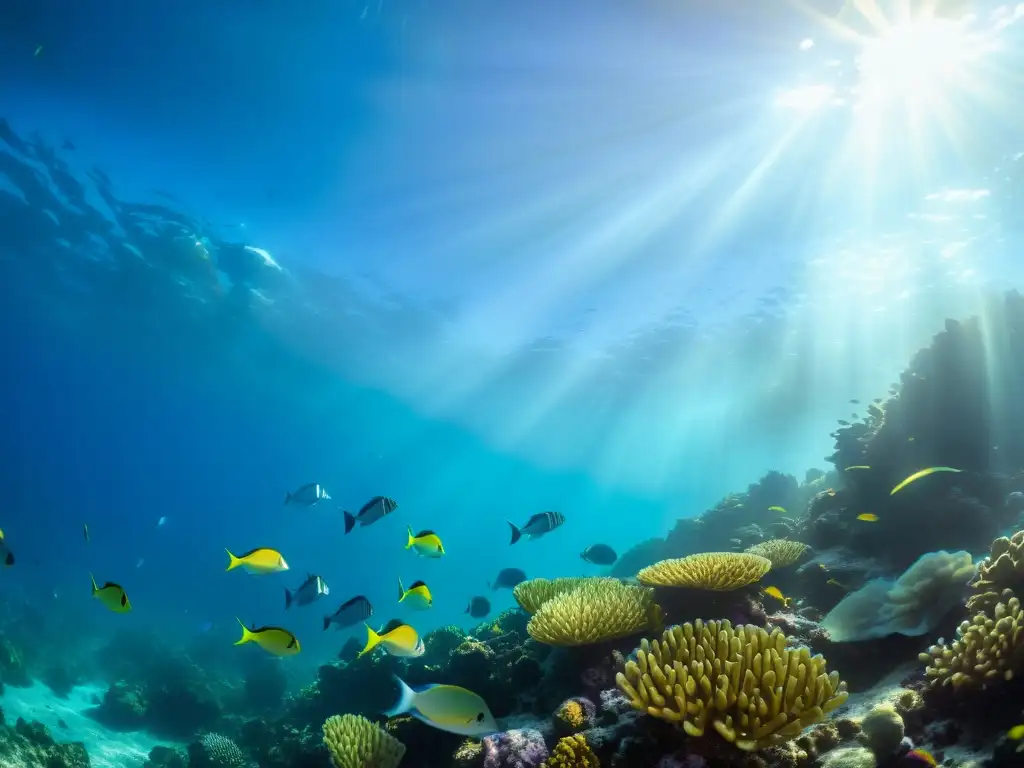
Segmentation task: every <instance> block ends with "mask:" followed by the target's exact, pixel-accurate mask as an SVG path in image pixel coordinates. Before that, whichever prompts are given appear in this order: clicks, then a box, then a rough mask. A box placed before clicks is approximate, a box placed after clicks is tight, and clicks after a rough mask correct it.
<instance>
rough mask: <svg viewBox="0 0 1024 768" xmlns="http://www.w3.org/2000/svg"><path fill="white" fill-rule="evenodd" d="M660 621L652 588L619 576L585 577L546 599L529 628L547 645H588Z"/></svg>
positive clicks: (635, 630)
mask: <svg viewBox="0 0 1024 768" xmlns="http://www.w3.org/2000/svg"><path fill="white" fill-rule="evenodd" d="M660 622H661V609H660V608H659V607H658V605H657V604H656V603H655V602H654V593H653V591H652V590H650V589H647V588H646V587H638V586H635V585H632V584H623V583H622V582H621V581H619V580H618V579H586V580H584V581H583V582H581V583H580V584H579V586H577V587H576V588H575V589H572V590H570V591H568V592H562V593H561V594H560V595H556V596H555V597H553V598H551V599H550V600H548V601H547V602H545V603H544V604H543V605H542V606H541V607H540V609H539V610H538V611H537V612H536V613H535V614H533V617H532V618H531V619H530V623H529V624H527V625H526V631H527V632H529V633H530V637H532V638H533V639H534V640H537V641H539V642H541V643H547V644H548V645H589V644H591V643H599V642H602V641H605V640H614V639H616V638H620V637H628V636H629V635H632V634H636V633H637V632H641V631H643V630H644V629H657V628H658V627H659V626H660Z"/></svg>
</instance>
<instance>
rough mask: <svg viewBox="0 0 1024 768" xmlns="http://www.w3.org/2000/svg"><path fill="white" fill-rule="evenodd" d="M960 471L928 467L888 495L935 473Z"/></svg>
mask: <svg viewBox="0 0 1024 768" xmlns="http://www.w3.org/2000/svg"><path fill="white" fill-rule="evenodd" d="M910 439H911V440H913V439H914V438H910ZM960 471H961V470H959V469H953V467H928V468H927V469H922V470H921V471H919V472H915V473H914V474H912V475H911V476H910V477H908V478H907V479H906V480H904V481H903V482H902V483H900V484H899V485H897V486H896V487H895V488H893V489H892V490H891V491H889V495H890V496H893V495H894V494H896V493H897V492H899V491H901V490H903V489H904V488H906V487H907V486H908V485H910V484H911V483H913V482H914V481H916V480H920V479H921V478H922V477H928V475H933V474H935V473H936V472H960Z"/></svg>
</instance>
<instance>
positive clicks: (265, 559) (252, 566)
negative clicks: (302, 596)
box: [224, 547, 288, 573]
mask: <svg viewBox="0 0 1024 768" xmlns="http://www.w3.org/2000/svg"><path fill="white" fill-rule="evenodd" d="M224 551H225V552H227V553H228V557H229V558H230V561H229V562H228V567H227V568H226V569H225V570H228V571H230V570H233V569H234V568H242V569H244V570H246V571H248V572H249V573H277V572H278V571H287V570H288V563H286V562H285V561H284V558H283V557H281V553H280V552H278V551H277V550H276V549H268V548H266V547H260V548H259V549H253V550H250V551H249V552H246V553H245V554H244V555H242V556H241V557H235V556H234V555H233V554H231V550H230V549H225V550H224Z"/></svg>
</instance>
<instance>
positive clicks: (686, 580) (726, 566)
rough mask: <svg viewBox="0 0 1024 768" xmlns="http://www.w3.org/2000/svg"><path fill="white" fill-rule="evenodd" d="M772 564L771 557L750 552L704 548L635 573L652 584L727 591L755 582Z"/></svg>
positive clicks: (638, 578)
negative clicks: (707, 550)
mask: <svg viewBox="0 0 1024 768" xmlns="http://www.w3.org/2000/svg"><path fill="white" fill-rule="evenodd" d="M771 568H772V561H771V560H769V559H768V558H767V557H762V556H761V555H754V554H750V553H749V552H702V553H700V554H697V555H689V556H687V557H680V558H678V559H675V560H662V561H661V562H660V563H655V564H654V565H650V566H648V567H647V568H644V569H643V570H642V571H640V573H638V574H637V575H636V578H637V580H638V581H639V582H640V583H641V584H646V585H647V586H649V587H692V588H694V589H710V590H716V591H728V590H732V589H739V588H740V587H745V586H747V585H748V584H753V583H754V582H755V581H758V580H759V579H760V578H761V577H762V576H764V575H765V574H766V573H768V571H770V570H771Z"/></svg>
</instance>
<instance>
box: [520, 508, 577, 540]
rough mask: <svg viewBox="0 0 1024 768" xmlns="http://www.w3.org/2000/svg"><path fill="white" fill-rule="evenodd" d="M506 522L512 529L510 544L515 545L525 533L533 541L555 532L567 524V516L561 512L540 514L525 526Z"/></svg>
mask: <svg viewBox="0 0 1024 768" xmlns="http://www.w3.org/2000/svg"><path fill="white" fill-rule="evenodd" d="M505 522H507V523H508V524H509V526H510V527H511V528H512V541H510V542H509V544H515V543H516V542H517V541H519V539H520V538H522V535H523V534H524V533H525V534H526V535H527V536H529V537H530V538H531V539H536V538H538V537H540V536H543V535H544V534H545V533H549V532H551V531H553V530H555V528H557V527H558V526H560V525H561V524H562V523H564V522H565V515H563V514H562V513H561V512H538V513H537V514H536V515H534V516H533V517H531V518H530V519H529V520H527V521H526V524H525V525H521V526H518V525H515V524H514V523H513V522H512V521H511V520H506V521H505Z"/></svg>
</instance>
